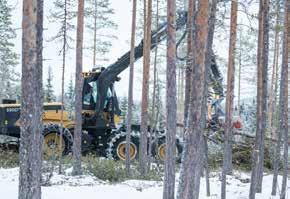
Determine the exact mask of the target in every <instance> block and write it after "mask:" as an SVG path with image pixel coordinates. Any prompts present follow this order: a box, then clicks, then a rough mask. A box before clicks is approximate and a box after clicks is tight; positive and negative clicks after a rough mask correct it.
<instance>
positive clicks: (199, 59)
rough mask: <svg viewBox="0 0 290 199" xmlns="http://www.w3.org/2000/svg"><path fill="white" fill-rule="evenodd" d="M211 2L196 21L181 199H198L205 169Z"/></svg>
mask: <svg viewBox="0 0 290 199" xmlns="http://www.w3.org/2000/svg"><path fill="white" fill-rule="evenodd" d="M208 11H209V1H208V0H200V1H199V2H198V7H197V13H196V19H195V27H196V34H195V41H194V44H195V48H194V50H193V65H192V66H191V69H192V71H193V72H192V78H191V89H192V90H191V93H190V105H189V111H188V122H187V127H186V128H187V130H186V132H185V136H184V137H185V147H184V152H183V159H182V164H181V173H180V183H179V189H178V199H198V197H199V183H200V173H201V169H202V166H201V165H203V160H204V158H203V154H204V153H203V151H204V146H203V143H204V142H203V131H204V129H205V123H204V122H203V120H204V115H203V114H204V110H206V97H205V96H204V95H205V94H206V93H207V92H206V91H205V90H206V88H207V85H206V84H207V81H206V56H207V39H208V19H209V12H208Z"/></svg>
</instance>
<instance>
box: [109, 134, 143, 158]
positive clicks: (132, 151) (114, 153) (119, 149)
mask: <svg viewBox="0 0 290 199" xmlns="http://www.w3.org/2000/svg"><path fill="white" fill-rule="evenodd" d="M138 147H139V139H138V138H137V136H136V135H132V136H131V141H130V148H129V155H130V160H134V159H137V158H138ZM107 157H109V158H113V159H115V160H123V161H125V160H126V132H118V133H116V134H115V135H114V136H113V137H111V139H110V140H109V142H108V148H107Z"/></svg>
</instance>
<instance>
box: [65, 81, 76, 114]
mask: <svg viewBox="0 0 290 199" xmlns="http://www.w3.org/2000/svg"><path fill="white" fill-rule="evenodd" d="M74 102H75V87H74V83H73V78H72V77H71V78H70V80H69V83H68V87H67V91H66V93H65V106H66V110H67V111H68V112H69V113H70V115H71V116H72V112H73V111H74Z"/></svg>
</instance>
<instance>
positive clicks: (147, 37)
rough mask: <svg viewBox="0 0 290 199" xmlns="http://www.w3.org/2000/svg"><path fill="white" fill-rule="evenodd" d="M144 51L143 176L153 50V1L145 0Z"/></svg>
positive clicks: (141, 156) (141, 166) (146, 156)
mask: <svg viewBox="0 0 290 199" xmlns="http://www.w3.org/2000/svg"><path fill="white" fill-rule="evenodd" d="M144 19H145V20H144V40H143V41H144V51H143V83H142V106H141V127H140V128H141V137H140V152H139V167H140V173H141V176H145V175H146V173H147V163H148V153H147V139H148V118H149V117H148V99H149V97H148V92H149V77H150V75H149V74H150V50H151V22H152V0H144Z"/></svg>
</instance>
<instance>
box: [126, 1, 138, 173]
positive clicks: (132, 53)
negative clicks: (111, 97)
mask: <svg viewBox="0 0 290 199" xmlns="http://www.w3.org/2000/svg"><path fill="white" fill-rule="evenodd" d="M132 7H133V9H132V27H131V28H132V30H131V51H130V75H129V91H128V113H127V134H126V171H127V175H130V155H129V149H130V137H131V125H132V108H133V80H134V62H135V35H136V11H137V1H136V0H133V5H132Z"/></svg>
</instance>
